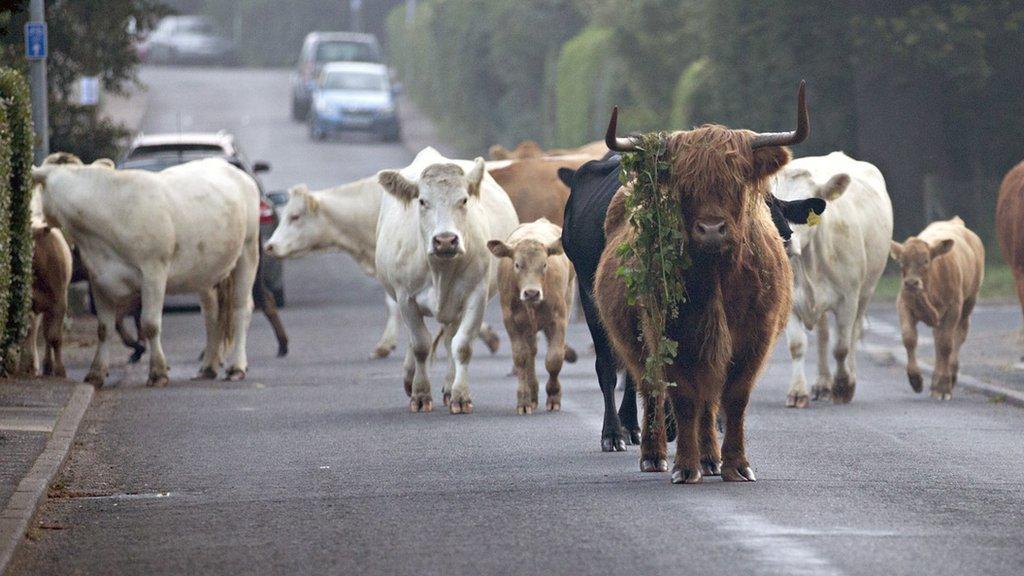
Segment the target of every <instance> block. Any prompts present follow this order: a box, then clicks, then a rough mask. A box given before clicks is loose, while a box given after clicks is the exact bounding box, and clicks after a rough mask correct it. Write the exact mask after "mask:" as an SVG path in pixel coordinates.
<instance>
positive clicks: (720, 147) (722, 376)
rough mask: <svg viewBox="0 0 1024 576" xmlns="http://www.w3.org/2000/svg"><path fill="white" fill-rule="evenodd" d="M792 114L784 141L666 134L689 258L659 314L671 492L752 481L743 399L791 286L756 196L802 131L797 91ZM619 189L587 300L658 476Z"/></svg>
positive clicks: (645, 455)
mask: <svg viewBox="0 0 1024 576" xmlns="http://www.w3.org/2000/svg"><path fill="white" fill-rule="evenodd" d="M616 112H617V111H616ZM616 112H613V114H612V119H611V122H610V123H609V127H608V135H607V141H608V147H609V148H610V149H612V150H617V151H622V152H630V151H633V150H635V149H636V146H637V144H636V142H635V141H634V140H632V139H630V138H617V137H616V136H615V129H616V120H617V113H616ZM797 117H798V125H797V130H796V131H794V132H787V133H780V134H757V133H754V132H751V131H748V130H730V129H727V128H725V127H722V126H714V125H705V126H702V127H699V128H696V129H694V130H691V131H688V132H675V133H672V134H670V135H669V136H668V137H667V139H668V141H667V149H668V154H669V156H668V158H666V160H668V161H669V162H670V163H671V178H670V180H668V181H667V182H666V183H665V184H666V185H667V186H668V187H669V189H670V190H671V191H672V192H673V193H674V194H678V195H679V199H680V203H681V209H682V216H683V218H682V220H683V222H684V223H685V228H684V230H683V231H682V232H683V234H684V236H685V249H686V250H687V252H688V253H689V255H690V258H691V260H692V267H691V268H690V269H689V270H688V271H687V273H686V274H685V278H684V279H683V280H684V283H685V286H686V292H687V300H686V302H685V303H684V304H682V305H680V306H679V309H678V310H676V311H675V312H677V313H678V314H677V315H675V316H674V317H673V315H670V314H666V316H667V324H666V335H667V336H669V337H670V338H672V339H673V340H675V341H676V342H677V343H678V345H679V346H678V352H677V355H676V358H675V360H674V362H673V364H672V365H670V366H668V367H666V370H665V375H666V378H667V379H668V380H669V381H670V382H671V383H674V384H675V385H674V386H669V387H667V393H668V397H669V399H670V400H671V402H672V407H673V409H674V414H675V419H676V457H675V466H674V468H673V471H672V482H673V483H676V484H680V483H687V484H691V483H696V482H700V481H701V479H702V477H703V476H705V475H719V474H721V476H722V478H723V479H724V480H726V481H753V480H755V477H754V473H753V471H752V470H751V468H750V464H749V462H748V461H747V455H746V449H745V447H744V428H743V427H744V417H745V413H746V409H747V403H748V401H749V398H750V392H751V390H752V389H753V387H754V384H755V382H756V380H757V377H758V375H759V374H760V373H761V370H762V369H763V368H764V365H765V362H766V360H767V359H768V356H769V354H770V353H771V350H772V345H773V344H774V343H775V339H776V337H778V335H779V333H780V332H781V331H782V329H783V328H784V327H785V325H786V318H787V315H788V314H789V310H790V305H791V299H792V288H791V287H792V282H793V274H792V271H791V270H790V267H789V263H788V261H787V259H786V251H785V249H784V247H783V245H782V240H781V239H780V237H779V234H778V232H777V231H776V229H775V226H774V225H773V224H772V219H771V215H770V213H769V210H768V207H767V204H766V203H765V198H766V197H767V196H768V193H769V190H768V180H769V178H770V177H771V176H772V175H773V174H775V173H776V172H778V171H779V170H780V169H781V168H782V167H783V166H784V165H785V164H786V163H787V162H789V160H790V153H789V150H788V149H787V148H785V145H787V144H795V143H798V142H801V141H803V139H804V138H806V137H807V133H808V131H809V128H808V119H807V110H806V105H805V102H804V88H803V85H802V84H801V88H800V95H799V104H798V114H797ZM630 188H631V187H630V186H629V185H627V186H624V187H622V188H620V189H619V191H618V192H617V193H616V194H615V196H614V197H613V198H612V201H611V204H610V205H609V207H608V212H607V216H606V219H605V235H606V237H607V244H606V247H605V249H604V252H603V253H602V255H601V261H600V264H599V266H598V269H597V275H596V278H595V287H594V292H595V300H596V302H597V306H598V310H599V312H600V316H601V320H602V322H603V323H604V325H605V328H606V329H607V333H608V336H609V337H610V339H611V341H612V344H613V346H614V348H615V350H616V353H617V356H618V357H619V359H620V361H621V362H622V363H623V364H624V366H625V367H626V368H627V369H628V370H629V371H630V373H631V375H632V377H633V378H634V379H635V381H636V382H637V383H638V384H639V385H640V386H639V388H640V391H641V393H642V394H643V405H644V418H643V424H642V428H641V439H640V469H641V470H642V471H644V472H661V471H666V470H667V469H668V462H667V454H666V452H667V450H666V438H665V418H664V410H665V402H664V399H663V397H662V396H661V395H660V394H659V393H658V390H657V387H652V386H650V384H649V383H647V382H645V381H644V379H643V377H642V376H643V372H644V363H645V356H644V354H645V352H644V347H643V346H642V343H641V342H640V341H639V340H638V339H637V335H638V333H639V327H640V316H639V311H638V310H637V308H636V307H634V306H630V305H629V304H628V298H627V290H626V285H625V283H624V280H623V278H621V277H620V276H619V275H618V273H617V270H618V269H619V267H620V266H622V265H623V264H628V263H627V262H623V261H622V260H621V258H620V256H619V254H618V248H619V246H620V245H621V244H622V243H623V242H627V241H629V239H630V237H631V235H632V234H633V229H632V226H631V225H630V223H629V219H628V218H627V216H626V210H625V202H624V200H625V196H624V195H625V194H628V193H629V190H630ZM720 406H721V407H722V408H723V409H724V412H725V416H726V426H725V438H724V441H723V443H722V446H721V449H719V446H718V436H717V432H716V418H717V414H718V410H719V407H720Z"/></svg>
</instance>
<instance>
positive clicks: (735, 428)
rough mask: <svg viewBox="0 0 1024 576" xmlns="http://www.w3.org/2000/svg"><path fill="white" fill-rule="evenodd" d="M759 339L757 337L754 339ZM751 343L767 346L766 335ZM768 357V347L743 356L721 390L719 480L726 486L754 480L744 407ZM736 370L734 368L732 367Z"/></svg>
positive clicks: (769, 340)
mask: <svg viewBox="0 0 1024 576" xmlns="http://www.w3.org/2000/svg"><path fill="white" fill-rule="evenodd" d="M758 336H759V337H758ZM758 336H755V337H753V338H752V339H751V341H753V342H763V343H771V341H772V338H771V335H770V334H761V335H758ZM770 353H771V347H770V346H760V348H756V349H754V350H751V351H750V352H749V353H747V354H743V355H739V357H741V358H744V362H743V364H742V365H741V366H740V367H738V368H737V371H736V372H733V373H730V374H729V376H728V378H727V379H726V382H725V387H724V388H723V389H722V392H721V398H722V407H723V408H724V411H725V438H724V439H723V441H722V480H724V481H726V482H753V481H755V480H756V479H757V478H756V477H755V476H754V471H753V470H752V469H751V468H750V463H749V462H748V461H747V449H746V445H745V440H744V434H745V431H744V427H745V422H746V414H747V404H748V403H749V402H750V392H751V390H753V389H754V383H755V381H756V380H757V375H758V373H759V372H760V370H761V367H762V366H763V365H764V363H765V359H766V358H767V356H768V355H769V354H770ZM734 366H736V365H734Z"/></svg>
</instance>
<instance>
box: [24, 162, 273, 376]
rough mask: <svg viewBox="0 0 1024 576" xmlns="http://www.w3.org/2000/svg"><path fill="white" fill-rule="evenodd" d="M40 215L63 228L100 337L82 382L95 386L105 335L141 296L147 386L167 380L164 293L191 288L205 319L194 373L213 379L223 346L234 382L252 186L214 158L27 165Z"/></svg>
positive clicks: (246, 308)
mask: <svg viewBox="0 0 1024 576" xmlns="http://www.w3.org/2000/svg"><path fill="white" fill-rule="evenodd" d="M32 178H33V180H34V181H35V182H36V183H38V184H41V185H42V193H41V198H42V209H43V213H44V215H45V217H46V220H47V221H48V222H50V223H51V224H54V225H57V226H60V228H61V229H62V230H63V231H64V233H65V234H66V235H67V236H68V238H69V239H70V240H71V242H73V243H74V244H75V245H76V246H77V247H78V249H79V251H80V252H81V256H82V262H83V263H84V264H85V267H86V269H87V270H88V271H89V277H90V279H91V281H92V288H93V296H94V299H95V302H96V314H97V317H98V319H99V329H98V336H99V343H98V345H97V348H96V356H95V358H94V359H93V363H92V367H91V368H90V370H89V374H88V376H86V381H87V382H91V383H93V384H94V385H96V386H102V384H103V379H104V378H105V377H106V374H107V348H108V340H109V337H111V336H112V335H113V334H114V330H115V318H116V315H117V313H118V311H119V310H120V309H123V308H124V307H126V306H128V305H130V304H131V303H132V301H133V300H134V299H135V298H136V297H141V301H142V317H141V325H142V332H143V336H144V337H145V338H146V339H147V340H148V341H149V347H150V348H149V349H150V365H149V382H148V383H149V384H150V385H153V386H161V385H164V384H166V383H167V360H166V358H165V356H164V352H163V348H162V347H161V345H160V328H161V312H162V310H163V305H164V295H165V294H172V293H179V292H196V293H198V294H199V296H200V302H201V305H202V309H203V318H204V320H205V322H206V350H205V353H204V356H203V362H202V366H201V368H200V370H199V377H200V378H215V377H216V376H217V369H218V368H219V367H220V364H221V356H222V351H223V349H224V348H227V347H230V348H231V350H230V353H229V354H228V358H227V360H228V366H229V368H228V371H227V377H228V379H231V380H241V379H242V378H244V377H245V371H246V369H247V366H248V362H247V359H246V354H245V340H246V332H247V330H248V327H249V320H250V318H251V314H252V285H253V281H254V280H255V278H256V267H257V265H258V263H259V189H258V188H257V187H256V182H255V181H253V179H252V178H251V177H249V176H248V175H247V174H246V173H245V172H243V171H241V170H239V169H238V168H235V167H234V166H232V165H230V164H228V163H227V162H225V161H224V160H221V159H206V160H196V161H194V162H188V163H186V164H181V165H179V166H174V167H172V168H168V169H166V170H164V171H162V172H158V173H152V172H146V171H142V170H113V169H111V168H109V167H107V166H103V165H90V166H81V165H73V164H68V165H52V164H47V165H43V166H40V167H36V168H33V169H32Z"/></svg>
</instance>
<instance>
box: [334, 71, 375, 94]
mask: <svg viewBox="0 0 1024 576" xmlns="http://www.w3.org/2000/svg"><path fill="white" fill-rule="evenodd" d="M320 86H321V88H324V89H326V90H365V91H372V92H383V91H385V90H387V89H388V85H387V78H385V77H384V76H383V75H381V74H372V73H367V72H331V73H329V74H325V75H324V79H323V82H321V84H320Z"/></svg>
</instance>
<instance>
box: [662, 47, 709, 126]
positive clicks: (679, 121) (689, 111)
mask: <svg viewBox="0 0 1024 576" xmlns="http://www.w3.org/2000/svg"><path fill="white" fill-rule="evenodd" d="M707 72H708V60H707V58H701V59H700V60H697V61H695V62H693V63H691V64H690V65H689V66H687V67H686V70H683V73H682V74H680V75H679V81H678V82H676V87H675V90H673V91H672V113H671V114H670V115H669V123H668V129H669V130H689V129H690V128H692V127H693V125H694V124H695V122H694V99H695V98H696V96H697V91H698V90H700V89H701V88H702V87H703V86H704V82H705V81H706V79H707Z"/></svg>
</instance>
